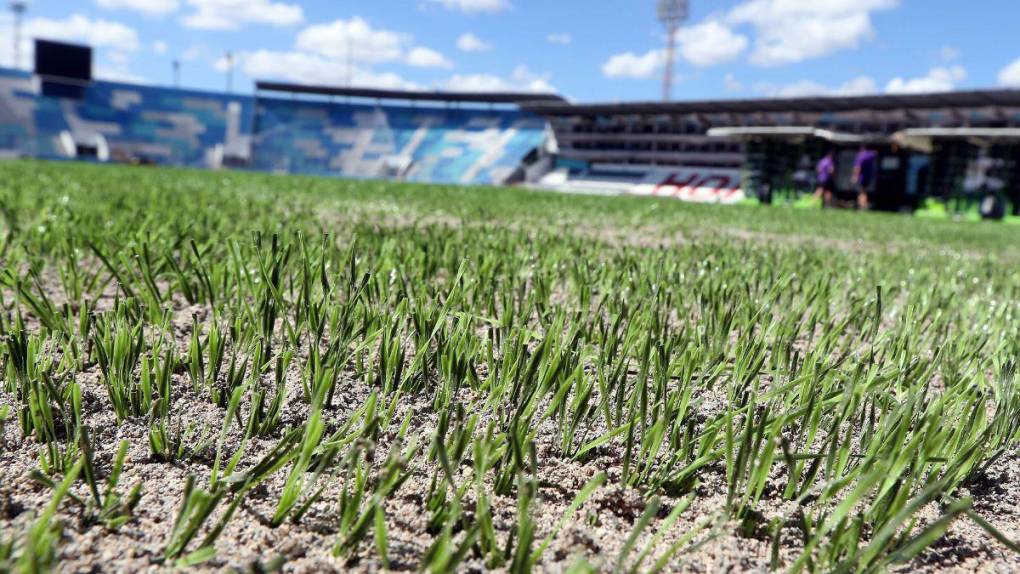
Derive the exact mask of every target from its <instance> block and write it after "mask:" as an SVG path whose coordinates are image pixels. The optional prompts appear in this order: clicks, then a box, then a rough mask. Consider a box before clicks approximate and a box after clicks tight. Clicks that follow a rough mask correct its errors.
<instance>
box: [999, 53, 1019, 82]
mask: <svg viewBox="0 0 1020 574" xmlns="http://www.w3.org/2000/svg"><path fill="white" fill-rule="evenodd" d="M999 85H1001V86H1006V87H1009V88H1020V58H1017V59H1016V60H1013V62H1011V63H1010V64H1009V65H1007V66H1006V67H1005V68H1003V69H1002V70H1000V71H999Z"/></svg>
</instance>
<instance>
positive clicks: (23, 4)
mask: <svg viewBox="0 0 1020 574" xmlns="http://www.w3.org/2000/svg"><path fill="white" fill-rule="evenodd" d="M9 6H10V8H11V14H13V15H14V68H15V69H17V67H18V66H19V65H20V64H21V20H22V17H24V15H25V12H26V11H27V10H28V0H11V1H10V4H9Z"/></svg>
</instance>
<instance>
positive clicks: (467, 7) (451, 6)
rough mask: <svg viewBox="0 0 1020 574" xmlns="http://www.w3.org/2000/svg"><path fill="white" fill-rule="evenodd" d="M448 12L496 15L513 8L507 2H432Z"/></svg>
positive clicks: (484, 0)
mask: <svg viewBox="0 0 1020 574" xmlns="http://www.w3.org/2000/svg"><path fill="white" fill-rule="evenodd" d="M430 1H431V2H432V3H433V4H439V5H440V6H442V7H443V8H446V9H447V10H455V11H457V12H464V13H466V14H478V13H483V12H484V13H490V14H492V13H496V12H502V11H504V10H509V9H510V8H511V5H510V2H508V1H507V0H430Z"/></svg>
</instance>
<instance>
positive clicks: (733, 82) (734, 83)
mask: <svg viewBox="0 0 1020 574" xmlns="http://www.w3.org/2000/svg"><path fill="white" fill-rule="evenodd" d="M723 88H724V89H725V90H726V92H727V93H730V94H733V93H736V92H742V91H744V84H742V83H741V82H740V80H738V79H737V77H736V76H734V75H733V74H732V73H729V74H726V77H724V78H723Z"/></svg>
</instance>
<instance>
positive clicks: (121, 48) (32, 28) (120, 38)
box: [0, 14, 141, 75]
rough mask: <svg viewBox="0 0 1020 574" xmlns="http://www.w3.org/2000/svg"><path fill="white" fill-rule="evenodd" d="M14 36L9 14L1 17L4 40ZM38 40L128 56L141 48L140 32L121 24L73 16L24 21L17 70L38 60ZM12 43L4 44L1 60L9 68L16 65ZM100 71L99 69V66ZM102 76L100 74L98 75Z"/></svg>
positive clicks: (1, 37)
mask: <svg viewBox="0 0 1020 574" xmlns="http://www.w3.org/2000/svg"><path fill="white" fill-rule="evenodd" d="M12 37H13V22H12V20H11V18H10V15H9V14H2V15H0V39H9V38H12ZM37 38H41V39H46V40H57V41H61V42H72V43H79V44H87V45H89V46H92V47H93V48H97V49H100V50H104V51H117V52H120V53H121V54H118V57H119V56H124V57H126V54H131V53H133V52H135V51H137V50H138V49H139V48H140V47H141V42H140V41H139V37H138V33H137V32H135V30H134V29H132V28H130V27H127V25H124V24H122V23H120V22H116V21H110V20H104V19H101V18H90V17H88V16H84V15H82V14H73V15H71V16H68V17H66V18H64V19H53V18H32V19H29V20H28V21H25V22H24V28H23V30H22V34H21V44H20V46H19V47H18V51H19V59H20V61H19V62H17V64H18V65H17V67H20V68H22V69H28V68H30V67H31V63H32V61H33V59H34V58H35V55H34V54H35V43H34V40H35V39H37ZM13 60H14V55H13V46H12V45H11V42H9V41H8V42H0V61H2V62H3V63H4V64H5V65H11V64H13V63H14V61H13ZM97 69H98V66H97ZM97 75H98V72H97Z"/></svg>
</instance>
